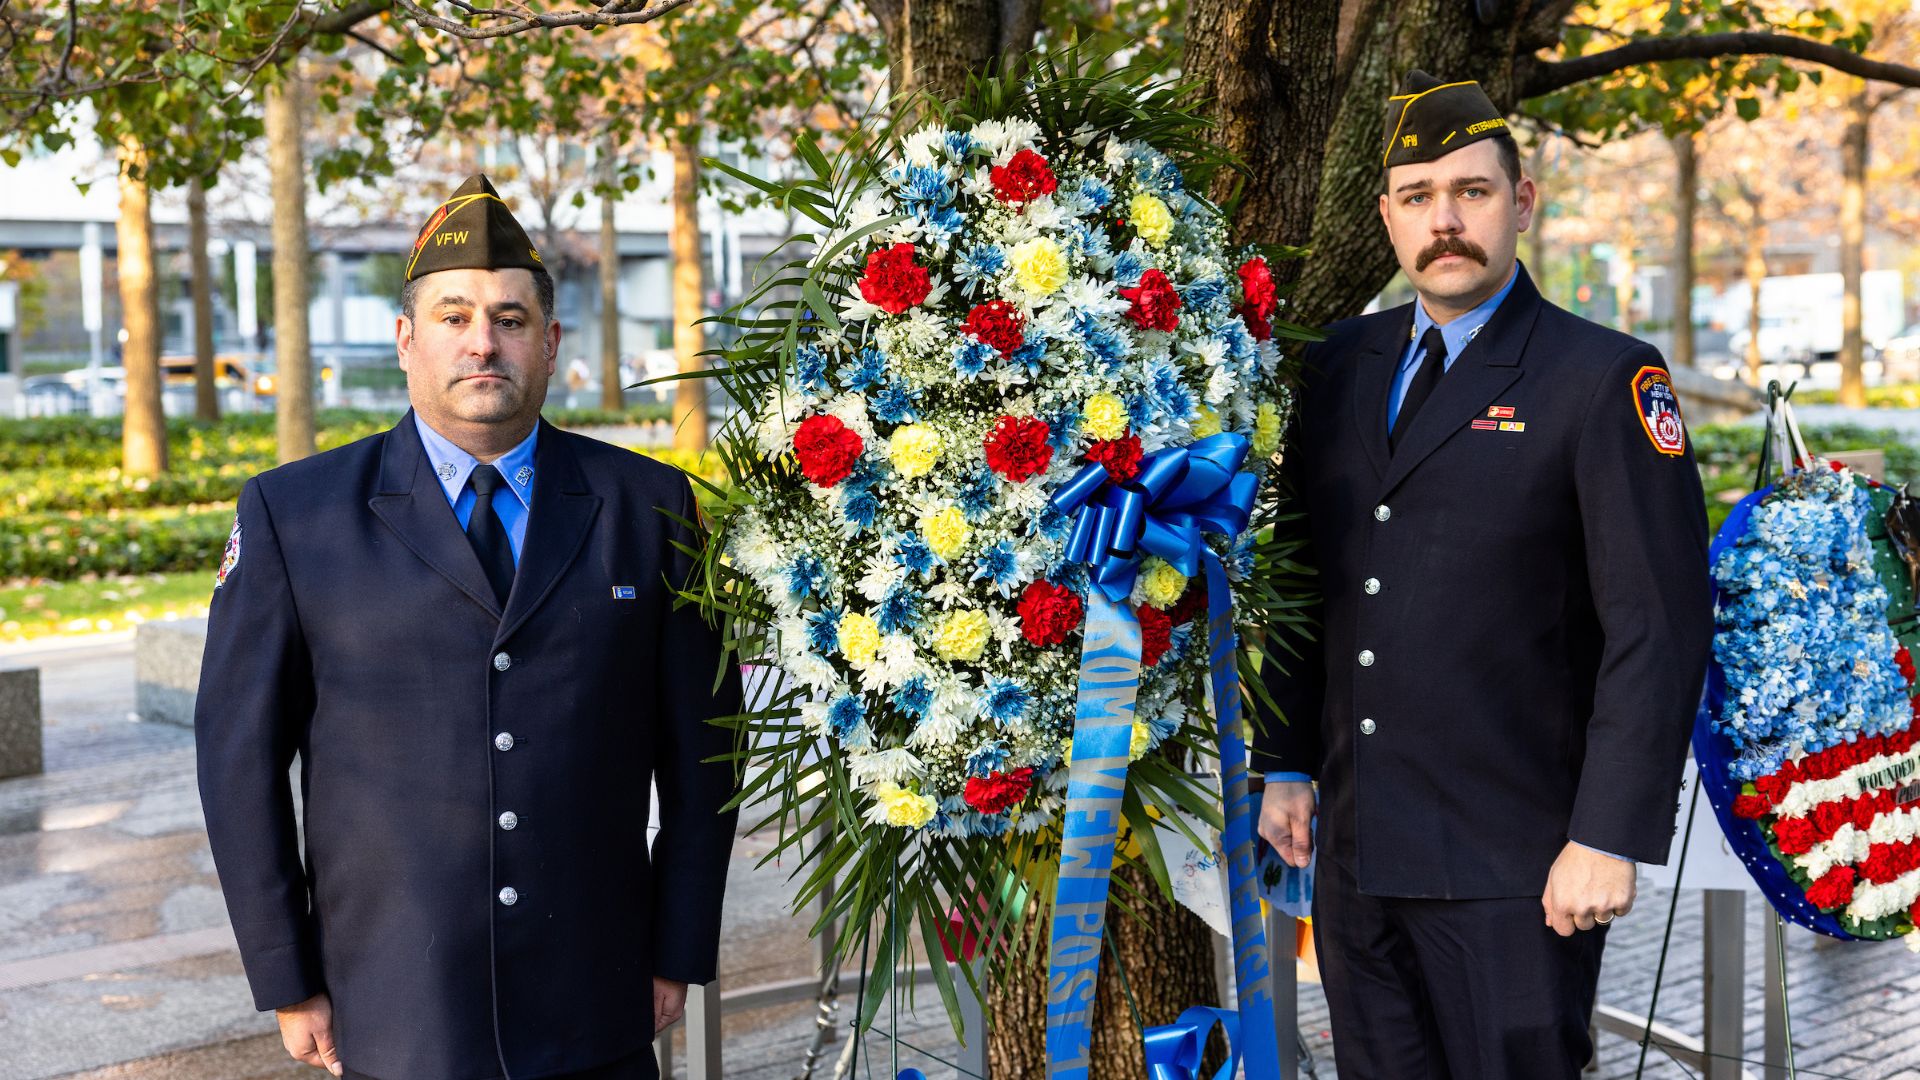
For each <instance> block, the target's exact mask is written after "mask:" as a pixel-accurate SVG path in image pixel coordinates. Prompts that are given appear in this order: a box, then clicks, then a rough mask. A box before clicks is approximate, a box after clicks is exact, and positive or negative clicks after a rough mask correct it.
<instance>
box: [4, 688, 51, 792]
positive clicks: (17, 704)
mask: <svg viewBox="0 0 1920 1080" xmlns="http://www.w3.org/2000/svg"><path fill="white" fill-rule="evenodd" d="M40 730H41V729H40V669H39V668H14V669H11V670H8V671H0V780H5V779H7V778H9V777H14V776H38V775H39V774H40V773H41V772H42V771H43V770H44V769H45V767H46V759H45V757H44V756H43V755H42V753H41V741H40Z"/></svg>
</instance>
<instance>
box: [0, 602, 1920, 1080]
mask: <svg viewBox="0 0 1920 1080" xmlns="http://www.w3.org/2000/svg"><path fill="white" fill-rule="evenodd" d="M0 664H6V665H7V666H21V665H31V666H38V667H40V668H41V669H42V687H43V694H44V697H45V701H46V751H47V752H46V758H47V772H46V773H45V774H44V775H41V776H36V777H24V778H19V779H14V780H8V781H4V782H0V1080H52V1078H56V1077H58V1078H62V1080H188V1078H191V1080H295V1078H300V1077H310V1076H311V1077H318V1076H320V1075H321V1074H319V1073H317V1072H315V1071H313V1070H311V1069H308V1068H306V1067H304V1066H301V1065H298V1064H296V1063H294V1062H292V1061H290V1060H288V1059H287V1058H286V1057H285V1052H284V1051H283V1050H282V1049H281V1048H280V1045H279V1038H278V1036H277V1034H275V1032H274V1025H273V1021H272V1018H271V1017H269V1016H265V1015H262V1014H259V1013H255V1012H254V1011H253V1009H252V1007H251V1003H250V1000H249V997H248V994H247V989H246V982H245V979H244V977H243V975H242V973H241V970H240V965H239V960H238V957H237V956H236V955H235V954H234V953H233V951H232V948H231V944H230V939H229V938H228V937H227V936H226V935H225V933H224V929H225V926H226V913H225V909H224V906H223V905H222V903H221V901H220V895H219V891H218V882H217V881H216V879H215V878H214V874H213V866H212V862H211V859H210V858H209V856H208V854H207V850H206V835H205V831H204V827H203V824H202V821H201V817H200V810H199V802H198V798H197V795H196V792H195V788H194V778H193V749H192V742H193V735H192V732H191V731H190V730H186V729H182V728H177V727H173V726H170V725H164V724H143V723H135V722H132V721H130V720H129V718H128V714H129V713H130V712H131V710H132V707H133V698H134V680H133V647H132V642H131V640H129V639H127V638H126V637H125V636H124V635H121V636H111V637H103V638H100V639H95V640H92V641H88V642H85V643H83V644H81V645H78V646H74V645H64V644H63V645H59V646H52V647H36V648H31V649H26V648H21V647H18V646H15V647H11V648H8V649H5V650H0ZM771 843H772V841H771V840H770V839H769V838H766V837H761V836H746V837H742V838H740V840H739V842H738V844H737V846H736V850H735V857H734V860H733V866H732V870H731V872H730V875H729V884H728V890H729V891H728V898H727V913H726V922H725V930H724V937H723V946H722V949H723V951H722V961H721V967H722V984H723V986H726V987H742V986H747V985H751V984H756V983H763V982H769V981H774V980H780V979H787V978H794V977H798V976H803V975H807V974H809V973H810V970H811V965H812V949H811V946H810V944H809V943H808V941H807V940H806V936H805V933H806V929H805V928H806V922H805V920H803V919H801V918H799V917H796V916H794V915H792V914H791V912H790V910H789V902H790V899H791V897H792V896H793V894H794V889H795V887H796V886H795V884H794V883H793V882H791V881H790V880H789V876H788V875H789V871H790V868H789V867H778V866H768V867H765V868H757V867H756V865H755V864H756V863H757V862H758V861H759V857H760V856H761V855H762V854H764V853H765V852H766V851H768V850H769V849H770V847H771ZM1667 897H1668V894H1667V893H1665V892H1664V891H1661V890H1654V889H1646V890H1643V896H1642V899H1641V902H1640V905H1639V906H1638V907H1637V909H1636V910H1635V912H1634V914H1633V915H1631V916H1630V917H1628V918H1626V919H1623V920H1621V922H1620V923H1619V924H1618V925H1616V927H1615V928H1614V930H1613V931H1612V935H1611V938H1610V941H1609V946H1608V951H1607V959H1606V965H1605V969H1604V972H1603V977H1602V982H1601V991H1600V997H1601V1000H1602V1001H1603V1002H1606V1003H1608V1004H1611V1005H1615V1006H1618V1007H1620V1008H1622V1009H1625V1010H1628V1011H1632V1012H1637V1013H1642V1014H1643V1013H1644V1012H1645V1010H1646V1009H1647V1006H1648V1002H1649V1000H1650V998H1651V996H1652V992H1653V976H1654V968H1655V965H1656V962H1657V960H1658V955H1659V950H1660V938H1661V931H1662V929H1663V927H1664V923H1665V917H1666V910H1667ZM1700 909H1701V904H1700V899H1699V895H1698V894H1696V893H1686V894H1683V896H1682V899H1681V903H1680V905H1679V909H1678V917H1677V919H1676V922H1675V926H1674V933H1673V944H1672V948H1671V954H1670V956H1669V958H1668V964H1667V977H1666V982H1665V985H1664V986H1663V987H1662V989H1661V994H1660V1005H1659V1019H1660V1020H1661V1021H1662V1022H1663V1023H1666V1024H1669V1025H1671V1026H1674V1027H1676V1028H1679V1029H1681V1030H1683V1031H1695V1032H1697V1031H1699V1030H1700V1027H1701V1017H1702V1014H1701V1005H1700V988H1701V980H1700V976H1699V973H1698V964H1699V959H1700V925H1701V910H1700ZM1766 929H1767V928H1766V924H1765V923H1764V922H1763V920H1762V913H1761V911H1760V905H1759V904H1758V902H1757V901H1756V902H1754V903H1752V904H1750V905H1749V912H1748V929H1747V954H1748V965H1749V970H1750V972H1751V973H1752V980H1751V984H1750V985H1749V986H1748V988H1747V994H1746V999H1747V1000H1746V1005H1747V1021H1746V1040H1747V1047H1746V1053H1747V1054H1748V1055H1749V1056H1750V1057H1752V1058H1754V1059H1758V1057H1759V1055H1760V1050H1761V1024H1762V1019H1761V1018H1762V1014H1763V1002H1762V1000H1761V987H1760V970H1761V966H1760V965H1761V962H1762V960H1761V958H1762V951H1761V950H1762V940H1763V939H1762V937H1761V934H1762V933H1763V931H1766ZM1788 963H1789V986H1790V999H1791V1001H1792V1004H1793V1013H1794V1015H1793V1022H1794V1034H1795V1036H1796V1038H1795V1044H1796V1046H1797V1047H1798V1061H1797V1064H1798V1065H1799V1067H1800V1071H1801V1074H1802V1075H1804V1076H1808V1077H1816V1076H1842V1077H1848V1078H1852V1080H1920V956H1916V955H1914V954H1912V953H1909V952H1908V951H1906V950H1905V949H1903V948H1901V947H1899V946H1897V945H1879V946H1874V945H1847V944H1841V943H1830V942H1823V941H1819V940H1816V939H1815V938H1814V937H1813V936H1812V935H1809V934H1806V933H1804V932H1800V931H1794V932H1791V933H1790V934H1789V936H1788ZM854 991H855V988H854V987H853V986H851V985H848V986H844V987H843V988H842V995H841V999H840V1002H841V1004H840V1008H839V1010H838V1013H837V1014H836V1017H835V1022H836V1025H837V1027H838V1028H839V1030H838V1031H837V1032H836V1039H835V1041H834V1042H833V1043H831V1044H829V1046H828V1047H827V1049H826V1054H825V1056H824V1060H823V1061H822V1063H821V1065H820V1067H819V1068H817V1069H816V1071H815V1073H814V1076H815V1077H818V1078H821V1080H825V1078H826V1077H829V1076H831V1074H832V1069H833V1063H834V1062H835V1061H836V1060H838V1058H839V1056H840V1053H841V1051H842V1049H843V1048H844V1047H845V1045H846V1038H847V1032H846V1031H845V1024H846V1022H847V1019H848V1016H849V1014H850V1010H851V1009H852V1007H853V998H854ZM1299 1000H1300V1017H1301V1025H1300V1033H1301V1036H1302V1038H1303V1041H1304V1042H1305V1044H1306V1046H1307V1047H1308V1048H1309V1049H1310V1050H1311V1052H1312V1053H1313V1055H1314V1058H1315V1060H1316V1063H1317V1070H1316V1073H1315V1075H1317V1076H1318V1077H1321V1078H1322V1080H1331V1078H1332V1077H1334V1076H1335V1071H1334V1054H1333V1046H1332V1040H1331V1036H1330V1033H1329V1031H1328V1026H1327V1016H1326V1004H1325V1000H1324V997H1323V996H1322V995H1321V994H1320V992H1319V988H1318V987H1317V986H1315V985H1313V984H1311V983H1308V984H1303V985H1302V986H1301V989H1300V996H1299ZM915 1004H916V1005H917V1006H918V1008H917V1009H910V1010H906V1011H904V1012H903V1014H902V1016H901V1023H900V1032H899V1035H900V1039H901V1040H902V1043H903V1046H902V1049H901V1050H900V1054H899V1062H900V1065H901V1066H903V1067H904V1066H908V1065H912V1066H916V1067H919V1068H922V1069H924V1070H925V1071H926V1073H927V1075H928V1076H929V1077H936V1078H945V1077H953V1076H955V1075H957V1074H956V1072H955V1070H954V1069H952V1068H951V1067H948V1066H945V1065H942V1064H940V1063H939V1062H938V1060H937V1058H947V1059H951V1058H953V1057H954V1055H955V1053H956V1050H957V1048H956V1046H955V1042H954V1039H953V1036H952V1034H951V1032H950V1031H949V1030H948V1027H947V1022H946V1016H945V1012H944V1010H942V1008H941V1007H940V1004H939V1001H938V998H937V996H934V995H931V994H923V995H921V996H920V997H919V998H917V1000H916V1002H915ZM816 1014H817V1013H816V1009H815V1006H814V1004H813V1003H812V1002H811V1001H802V1002H796V1003H793V1004H789V1005H781V1006H773V1007H768V1008H763V1009H759V1010H755V1011H752V1012H741V1011H736V1012H734V1013H731V1014H729V1015H727V1016H726V1017H725V1018H724V1022H723V1037H724V1043H725V1048H726V1049H725V1062H726V1075H727V1076H728V1077H729V1078H731V1080H793V1078H795V1077H797V1076H798V1075H799V1072H800V1062H801V1059H802V1056H803V1054H804V1052H805V1050H806V1047H807V1046H808V1044H809V1043H810V1042H811V1040H812V1038H813V1034H814V1030H815V1023H814V1021H815V1016H816ZM675 1042H676V1053H675V1058H676V1062H675V1064H676V1066H677V1068H676V1072H677V1073H678V1075H681V1076H685V1075H686V1071H685V1059H684V1049H683V1048H681V1047H680V1045H679V1044H680V1042H681V1040H680V1039H679V1038H678V1037H676V1040H675ZM916 1048H917V1050H916ZM918 1051H926V1052H927V1053H928V1054H931V1055H933V1056H927V1055H926V1054H922V1053H920V1052H918ZM1639 1053H1640V1051H1639V1047H1638V1046H1637V1045H1636V1043H1635V1042H1634V1041H1633V1040H1631V1039H1627V1038H1622V1037H1620V1036H1617V1035H1612V1034H1606V1033H1603V1034H1602V1035H1601V1036H1600V1041H1599V1045H1598V1057H1599V1062H1598V1065H1599V1067H1598V1068H1597V1070H1595V1071H1594V1072H1591V1073H1589V1074H1588V1075H1589V1076H1593V1077H1602V1078H1619V1080H1625V1078H1629V1077H1632V1076H1634V1073H1635V1066H1636V1062H1637V1059H1638V1057H1639ZM869 1064H871V1065H872V1067H873V1068H872V1073H873V1075H883V1074H884V1075H891V1073H890V1072H888V1070H889V1069H890V1068H891V1067H892V1065H893V1052H892V1048H891V1047H890V1046H889V1045H888V1043H887V1041H886V1039H885V1038H884V1037H883V1036H882V1035H881V1034H879V1033H877V1032H876V1033H874V1034H871V1035H869V1036H868V1038H867V1041H866V1042H865V1044H864V1046H863V1051H862V1060H861V1064H860V1067H859V1068H858V1069H857V1072H856V1075H860V1076H863V1077H864V1076H866V1075H868V1068H867V1066H868V1065H869ZM1303 1075H1305V1074H1304V1073H1303ZM1644 1075H1645V1076H1646V1077H1650V1078H1680V1077H1685V1076H1689V1075H1692V1074H1691V1073H1689V1072H1688V1071H1687V1070H1684V1069H1682V1068H1681V1067H1679V1066H1678V1065H1676V1064H1675V1063H1673V1062H1672V1061H1669V1060H1667V1059H1666V1058H1665V1057H1664V1056H1663V1055H1662V1054H1661V1053H1660V1052H1659V1051H1658V1050H1652V1051H1649V1053H1648V1055H1647V1068H1646V1070H1645V1072H1644ZM1753 1075H1755V1076H1758V1075H1760V1072H1759V1069H1758V1067H1757V1065H1756V1066H1754V1067H1753Z"/></svg>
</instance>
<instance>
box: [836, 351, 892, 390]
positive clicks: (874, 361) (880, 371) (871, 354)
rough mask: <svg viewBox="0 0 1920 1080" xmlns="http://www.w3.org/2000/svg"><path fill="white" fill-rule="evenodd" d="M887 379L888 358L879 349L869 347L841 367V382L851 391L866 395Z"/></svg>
mask: <svg viewBox="0 0 1920 1080" xmlns="http://www.w3.org/2000/svg"><path fill="white" fill-rule="evenodd" d="M886 378H887V358H886V356H885V355H884V354H883V353H881V351H880V350H879V349H876V348H874V347H873V346H871V345H869V346H867V347H866V348H863V349H861V350H860V351H859V352H858V353H855V354H854V356H853V359H851V360H848V361H847V362H846V363H844V364H842V365H840V382H841V383H842V384H843V385H845V386H846V387H847V389H849V390H853V391H856V392H860V393H865V392H866V391H867V390H869V389H871V388H873V387H875V386H879V385H880V384H881V383H883V382H885V381H886Z"/></svg>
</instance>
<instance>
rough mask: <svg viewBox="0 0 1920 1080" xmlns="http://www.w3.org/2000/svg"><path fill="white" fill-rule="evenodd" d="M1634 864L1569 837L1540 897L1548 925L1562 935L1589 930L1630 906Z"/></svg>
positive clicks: (1628, 908) (1630, 907)
mask: <svg viewBox="0 0 1920 1080" xmlns="http://www.w3.org/2000/svg"><path fill="white" fill-rule="evenodd" d="M1633 870H1634V867H1633V864H1632V863H1630V862H1628V861H1627V860H1625V859H1616V858H1614V857H1613V856H1611V855H1603V854H1601V853H1600V852H1598V851H1594V850H1593V849H1592V848H1585V847H1581V846H1580V845H1579V844H1576V843H1573V842H1572V841H1568V843H1567V846H1566V847H1564V848H1561V849H1560V857H1559V858H1557V859H1555V860H1553V869H1552V870H1550V871H1548V873H1547V891H1546V892H1545V893H1544V894H1542V895H1541V897H1540V906H1541V907H1542V908H1544V909H1545V910H1546V913H1547V925H1548V926H1551V927H1553V932H1554V933H1556V934H1559V935H1560V936H1561V937H1572V936H1573V932H1574V931H1575V930H1591V929H1593V927H1594V925H1595V924H1596V923H1606V922H1612V921H1613V920H1614V918H1615V917H1617V916H1620V915H1625V914H1626V913H1627V912H1629V911H1632V910H1633Z"/></svg>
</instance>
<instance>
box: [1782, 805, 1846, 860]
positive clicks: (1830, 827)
mask: <svg viewBox="0 0 1920 1080" xmlns="http://www.w3.org/2000/svg"><path fill="white" fill-rule="evenodd" d="M1852 820H1853V815H1852V814H1851V813H1848V812H1847V805H1846V804H1845V803H1837V802H1830V803H1821V804H1820V805H1819V806H1816V807H1814V808H1813V815H1812V821H1813V827H1814V828H1815V829H1818V830H1819V832H1820V835H1821V836H1832V835H1833V834H1834V833H1837V832H1839V831H1840V826H1842V825H1845V824H1847V823H1848V822H1850V821H1852ZM1779 829H1780V826H1779V824H1777V823H1776V824H1775V825H1774V831H1775V832H1778V831H1779ZM1787 854H1789V855H1794V854H1798V852H1792V851H1789V852H1787Z"/></svg>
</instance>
